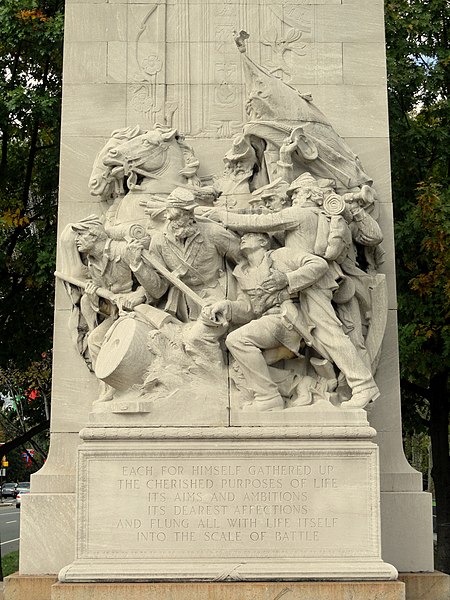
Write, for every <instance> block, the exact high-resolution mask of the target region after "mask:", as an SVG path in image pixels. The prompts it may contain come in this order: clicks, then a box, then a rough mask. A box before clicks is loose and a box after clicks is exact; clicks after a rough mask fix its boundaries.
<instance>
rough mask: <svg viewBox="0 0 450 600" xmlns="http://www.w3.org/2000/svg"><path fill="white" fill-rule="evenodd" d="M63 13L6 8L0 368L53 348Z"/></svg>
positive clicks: (1, 35)
mask: <svg viewBox="0 0 450 600" xmlns="http://www.w3.org/2000/svg"><path fill="white" fill-rule="evenodd" d="M63 7H64V2H63V0H3V2H2V3H1V5H0V72H1V77H0V133H1V146H0V321H1V323H2V334H3V335H2V343H0V367H1V366H2V365H6V364H7V363H8V362H9V361H11V360H12V361H13V363H14V365H15V366H20V367H23V368H26V367H27V366H28V364H29V363H30V361H32V360H33V359H36V358H37V357H39V355H40V354H41V352H43V351H45V350H48V349H49V348H50V347H51V335H52V319H53V308H52V301H53V277H52V272H53V270H54V261H55V254H54V248H55V241H56V234H55V232H56V201H57V189H58V154H59V127H60V104H61V71H62V36H63Z"/></svg>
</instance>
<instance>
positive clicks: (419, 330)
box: [385, 0, 450, 573]
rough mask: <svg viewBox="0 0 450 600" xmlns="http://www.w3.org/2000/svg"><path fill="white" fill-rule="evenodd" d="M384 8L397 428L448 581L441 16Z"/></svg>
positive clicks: (445, 128)
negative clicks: (423, 486) (428, 459)
mask: <svg viewBox="0 0 450 600" xmlns="http://www.w3.org/2000/svg"><path fill="white" fill-rule="evenodd" d="M385 7H386V39H387V54H388V92H389V112H390V135H391V159H392V183H393V199H394V214H395V217H396V231H395V240H396V254H397V284H398V307H399V312H398V315H399V338H400V368H401V385H402V405H403V415H404V426H405V428H406V429H407V431H408V432H409V433H411V432H422V431H425V432H426V433H428V434H429V435H430V438H431V450H432V459H433V467H432V471H431V474H432V478H433V482H434V490H435V498H436V522H437V539H438V543H437V551H436V568H437V569H438V570H441V571H444V572H446V573H450V525H449V524H450V452H449V431H448V425H449V410H450V403H449V386H450V302H449V298H450V219H449V216H450V214H449V213H450V192H449V186H450V109H449V91H450V49H449V40H448V32H449V26H450V11H449V10H448V0H427V1H426V2H424V1H423V0H386V2H385ZM405 417H406V418H405Z"/></svg>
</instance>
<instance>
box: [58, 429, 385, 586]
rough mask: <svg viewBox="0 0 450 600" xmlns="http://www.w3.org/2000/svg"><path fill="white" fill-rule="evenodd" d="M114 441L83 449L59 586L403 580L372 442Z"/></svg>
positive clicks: (96, 442) (88, 444)
mask: <svg viewBox="0 0 450 600" xmlns="http://www.w3.org/2000/svg"><path fill="white" fill-rule="evenodd" d="M112 436H113V434H111V438H110V439H109V440H107V439H103V440H102V441H101V443H100V442H99V440H90V441H88V440H86V441H85V443H84V444H83V446H82V447H81V448H80V449H79V474H78V494H77V497H78V507H77V524H78V530H79V537H78V543H77V558H76V560H75V562H74V563H72V565H69V566H68V567H66V569H63V571H61V573H60V579H61V580H62V581H91V580H92V579H94V578H96V579H98V580H111V579H120V580H124V581H127V580H130V581H139V580H148V579H152V580H164V579H177V578H181V579H208V580H248V579H259V580H261V579H272V578H274V577H276V578H278V579H303V578H305V579H311V578H321V577H322V578H323V577H324V576H326V578H333V579H346V578H353V579H355V578H356V579H358V578H361V579H367V578H369V577H370V578H372V579H391V578H393V577H395V571H394V570H393V568H392V567H391V566H390V565H387V564H386V563H383V561H382V560H381V559H380V542H379V539H380V536H379V529H378V528H379V501H378V498H379V490H378V476H377V472H378V463H377V461H378V455H377V452H378V450H377V447H376V445H375V444H373V443H372V442H371V441H369V440H358V441H357V440H352V441H349V440H339V439H335V440H333V441H331V440H327V443H326V444H324V442H323V441H321V440H314V439H313V440H306V439H289V440H288V439H284V440H282V441H277V440H275V439H259V440H257V441H256V440H251V439H246V440H245V439H239V440H236V439H235V440H233V439H226V438H225V439H216V440H215V441H212V440H198V441H197V440H193V439H184V440H183V444H182V448H181V445H180V441H179V440H177V441H175V440H169V439H168V440H166V441H161V440H158V439H154V440H152V439H150V438H149V437H147V438H144V439H142V440H140V441H137V440H136V439H134V440H133V439H128V440H127V441H126V442H125V440H116V441H115V442H114V441H113V439H112ZM106 474H107V477H106V476H105V475H106ZM118 573H119V575H118Z"/></svg>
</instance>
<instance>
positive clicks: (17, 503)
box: [16, 489, 30, 508]
mask: <svg viewBox="0 0 450 600" xmlns="http://www.w3.org/2000/svg"><path fill="white" fill-rule="evenodd" d="M29 493H30V490H29V489H28V490H25V489H24V490H22V491H21V492H19V493H18V494H17V496H16V508H20V505H21V503H22V496H25V495H26V494H29Z"/></svg>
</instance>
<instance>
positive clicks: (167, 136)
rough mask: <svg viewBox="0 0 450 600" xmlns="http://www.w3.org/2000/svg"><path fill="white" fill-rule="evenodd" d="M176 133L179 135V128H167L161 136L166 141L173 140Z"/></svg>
mask: <svg viewBox="0 0 450 600" xmlns="http://www.w3.org/2000/svg"><path fill="white" fill-rule="evenodd" d="M176 135H178V130H177V129H167V130H166V131H164V132H163V131H161V138H162V140H163V141H164V142H171V141H172V140H173V139H174V137H175V136H176Z"/></svg>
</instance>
